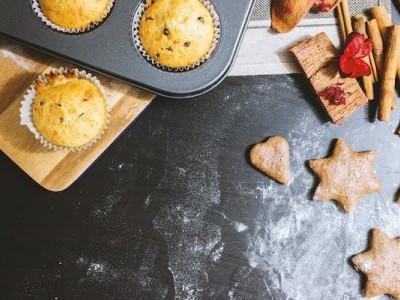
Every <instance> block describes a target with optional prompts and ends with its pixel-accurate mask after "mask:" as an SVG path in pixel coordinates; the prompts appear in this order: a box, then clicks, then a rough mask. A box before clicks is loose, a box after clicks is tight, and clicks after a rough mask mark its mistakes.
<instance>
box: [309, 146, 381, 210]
mask: <svg viewBox="0 0 400 300" xmlns="http://www.w3.org/2000/svg"><path fill="white" fill-rule="evenodd" d="M375 158H376V152H375V151H366V152H354V151H353V150H352V149H351V148H350V147H349V146H348V145H347V144H346V142H345V141H344V140H342V139H338V140H337V142H336V144H335V148H334V150H333V155H332V156H331V157H329V158H324V159H316V160H310V161H309V165H310V167H311V169H312V170H313V171H314V173H316V174H317V175H318V177H319V179H320V183H319V185H318V187H317V189H316V190H315V193H314V197H313V199H314V200H331V199H332V200H336V201H337V202H339V203H340V205H341V206H342V208H343V210H344V211H345V212H350V211H351V210H352V209H353V208H354V207H355V206H356V205H357V203H358V201H360V199H361V198H362V197H363V196H365V195H367V194H371V193H376V192H378V191H380V190H381V188H382V186H381V184H380V183H379V181H378V180H377V179H376V178H375V175H374V170H373V165H374V163H375Z"/></svg>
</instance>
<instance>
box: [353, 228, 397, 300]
mask: <svg viewBox="0 0 400 300" xmlns="http://www.w3.org/2000/svg"><path fill="white" fill-rule="evenodd" d="M370 247H371V249H370V250H368V251H367V252H364V253H361V254H357V255H356V256H354V257H353V258H352V259H351V261H352V262H353V264H354V265H355V267H356V268H357V270H360V271H361V272H363V273H364V274H365V275H366V276H367V282H366V285H365V289H364V293H365V296H367V297H376V296H379V295H383V294H387V295H392V296H393V297H394V298H395V299H396V300H400V238H397V239H392V238H391V237H389V236H388V235H386V234H385V233H384V232H382V231H380V230H379V229H374V230H373V231H372V237H371V242H370Z"/></svg>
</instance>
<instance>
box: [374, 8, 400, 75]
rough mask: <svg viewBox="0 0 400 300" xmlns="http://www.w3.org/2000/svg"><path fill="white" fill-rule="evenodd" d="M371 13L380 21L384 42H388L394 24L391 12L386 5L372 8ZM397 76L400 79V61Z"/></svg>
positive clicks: (379, 25)
mask: <svg viewBox="0 0 400 300" xmlns="http://www.w3.org/2000/svg"><path fill="white" fill-rule="evenodd" d="M371 14H372V16H373V17H374V18H375V19H376V22H377V23H378V27H379V31H380V32H381V35H382V39H383V43H384V44H386V42H387V39H388V30H389V28H390V27H391V26H392V25H393V22H392V20H391V19H390V17H389V14H388V13H387V11H386V8H385V7H384V6H376V7H373V8H371ZM397 78H398V79H399V80H400V63H399V65H398V66H397Z"/></svg>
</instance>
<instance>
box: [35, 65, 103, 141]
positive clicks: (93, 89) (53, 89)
mask: <svg viewBox="0 0 400 300" xmlns="http://www.w3.org/2000/svg"><path fill="white" fill-rule="evenodd" d="M32 119H33V124H34V126H35V127H36V129H37V131H38V132H39V134H40V135H41V136H42V137H43V138H44V139H46V140H47V141H49V142H50V143H52V144H53V145H56V146H59V147H66V148H76V147H81V146H83V145H85V144H87V143H89V142H90V141H92V140H94V139H95V138H96V137H98V136H99V134H101V133H102V132H103V130H104V128H105V124H106V121H107V105H106V100H105V96H104V95H103V93H102V92H101V90H100V89H99V87H98V86H97V85H96V84H94V83H93V82H92V81H90V80H88V79H81V78H78V76H77V75H76V74H75V73H74V71H73V70H71V71H68V72H67V73H66V74H54V73H51V74H49V75H46V76H45V81H37V82H36V97H35V99H34V101H33V104H32Z"/></svg>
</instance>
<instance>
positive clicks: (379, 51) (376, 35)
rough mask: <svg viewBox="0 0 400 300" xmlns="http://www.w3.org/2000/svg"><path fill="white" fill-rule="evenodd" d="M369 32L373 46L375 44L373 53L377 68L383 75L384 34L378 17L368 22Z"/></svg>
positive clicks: (380, 74)
mask: <svg viewBox="0 0 400 300" xmlns="http://www.w3.org/2000/svg"><path fill="white" fill-rule="evenodd" d="M367 32H368V37H369V38H370V39H371V41H372V46H373V50H372V53H373V56H374V59H375V65H376V70H377V72H378V76H379V77H381V76H382V69H383V59H384V48H383V40H382V36H381V33H380V31H379V27H378V23H377V22H376V19H372V20H371V21H368V22H367Z"/></svg>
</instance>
